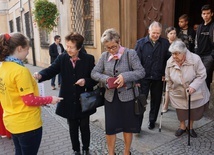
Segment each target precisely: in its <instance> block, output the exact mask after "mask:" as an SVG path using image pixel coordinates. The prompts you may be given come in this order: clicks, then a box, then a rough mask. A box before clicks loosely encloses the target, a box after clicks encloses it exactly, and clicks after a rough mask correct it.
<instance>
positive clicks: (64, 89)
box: [38, 33, 97, 155]
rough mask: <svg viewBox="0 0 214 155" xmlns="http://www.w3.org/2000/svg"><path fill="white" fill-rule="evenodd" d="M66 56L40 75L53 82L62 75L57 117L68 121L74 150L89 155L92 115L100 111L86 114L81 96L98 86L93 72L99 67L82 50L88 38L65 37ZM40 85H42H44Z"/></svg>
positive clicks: (43, 79)
mask: <svg viewBox="0 0 214 155" xmlns="http://www.w3.org/2000/svg"><path fill="white" fill-rule="evenodd" d="M65 40H66V52H64V53H63V54H61V55H59V56H58V57H57V58H56V60H55V61H54V62H53V63H52V64H51V66H50V67H48V68H46V69H43V70H42V71H40V72H39V76H40V78H38V79H39V80H40V81H45V80H49V79H51V78H52V77H54V76H56V75H57V74H59V73H61V77H62V81H61V82H62V83H61V89H60V92H59V96H60V97H62V98H63V100H61V101H60V102H59V103H58V105H57V108H56V114H57V115H59V116H61V117H64V118H66V119H67V121H68V126H69V133H70V138H71V142H72V148H73V150H74V154H75V155H89V145H90V128H89V123H90V121H89V120H90V115H91V114H93V113H95V111H96V109H93V110H90V111H86V112H82V109H81V104H80V94H81V93H83V92H85V91H92V90H93V86H94V85H96V84H97V82H96V81H94V80H92V79H91V71H92V69H93V68H94V66H95V60H94V56H92V55H90V54H87V53H85V51H84V50H83V49H82V45H83V41H84V38H83V36H81V35H80V34H78V33H71V34H69V35H67V36H66V37H65ZM40 81H39V82H40ZM79 130H80V133H81V138H82V154H80V150H81V149H80V147H81V145H80V142H79Z"/></svg>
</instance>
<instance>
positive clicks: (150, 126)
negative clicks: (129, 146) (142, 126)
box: [148, 122, 155, 130]
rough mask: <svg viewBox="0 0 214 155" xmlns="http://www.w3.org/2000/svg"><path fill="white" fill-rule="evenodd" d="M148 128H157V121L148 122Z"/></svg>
mask: <svg viewBox="0 0 214 155" xmlns="http://www.w3.org/2000/svg"><path fill="white" fill-rule="evenodd" d="M148 128H149V130H152V129H154V128H155V123H153V122H149V124H148Z"/></svg>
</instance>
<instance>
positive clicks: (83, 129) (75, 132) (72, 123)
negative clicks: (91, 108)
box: [67, 116, 90, 151]
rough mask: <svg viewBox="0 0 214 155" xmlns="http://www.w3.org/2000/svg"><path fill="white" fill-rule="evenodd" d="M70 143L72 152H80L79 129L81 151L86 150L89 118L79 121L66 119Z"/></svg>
mask: <svg viewBox="0 0 214 155" xmlns="http://www.w3.org/2000/svg"><path fill="white" fill-rule="evenodd" d="M67 120H68V125H69V132H70V138H71V143H72V147H73V150H74V151H80V141H79V129H80V133H81V139H82V145H83V146H82V150H88V149H89V144H90V127H89V116H87V117H84V118H80V119H67Z"/></svg>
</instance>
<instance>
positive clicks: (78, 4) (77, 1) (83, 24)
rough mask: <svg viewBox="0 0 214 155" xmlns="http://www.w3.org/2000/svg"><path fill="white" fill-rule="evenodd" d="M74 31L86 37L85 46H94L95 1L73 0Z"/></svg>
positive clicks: (72, 17) (72, 19)
mask: <svg viewBox="0 0 214 155" xmlns="http://www.w3.org/2000/svg"><path fill="white" fill-rule="evenodd" d="M71 4H72V8H71V13H72V16H71V21H72V25H71V26H72V29H73V31H76V32H78V33H80V34H81V35H83V36H84V38H85V40H84V45H94V11H93V0H71Z"/></svg>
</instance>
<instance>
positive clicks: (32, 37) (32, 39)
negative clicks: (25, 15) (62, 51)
mask: <svg viewBox="0 0 214 155" xmlns="http://www.w3.org/2000/svg"><path fill="white" fill-rule="evenodd" d="M28 7H29V18H30V32H31V35H30V37H31V38H30V41H31V46H32V56H33V66H36V58H35V46H34V32H33V20H32V12H31V4H30V0H28Z"/></svg>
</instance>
